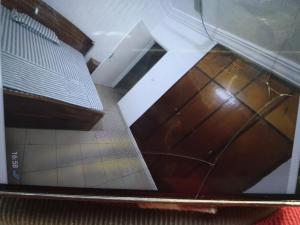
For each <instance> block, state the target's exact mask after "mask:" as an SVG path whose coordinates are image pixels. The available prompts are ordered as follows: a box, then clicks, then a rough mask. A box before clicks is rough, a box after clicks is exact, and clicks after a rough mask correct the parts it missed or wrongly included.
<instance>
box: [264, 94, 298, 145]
mask: <svg viewBox="0 0 300 225" xmlns="http://www.w3.org/2000/svg"><path fill="white" fill-rule="evenodd" d="M298 105H299V96H297V95H293V96H292V97H289V98H288V99H286V100H285V101H284V102H282V103H281V104H280V105H279V106H278V107H276V108H275V109H274V110H273V111H272V112H271V113H270V114H268V115H267V116H266V117H265V118H266V120H267V121H268V122H270V123H271V124H272V125H273V126H274V127H276V128H277V129H278V130H280V131H281V133H283V134H285V135H286V136H287V137H288V138H289V139H290V140H294V136H295V130H296V122H297V115H298Z"/></svg>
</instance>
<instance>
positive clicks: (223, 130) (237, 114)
mask: <svg viewBox="0 0 300 225" xmlns="http://www.w3.org/2000/svg"><path fill="white" fill-rule="evenodd" d="M252 115H253V113H251V112H250V110H248V109H247V108H246V107H245V106H243V105H242V104H241V103H239V101H238V100H236V99H234V98H233V99H231V100H230V101H228V102H226V103H225V104H224V105H223V106H222V108H221V109H220V110H218V111H217V112H216V113H215V114H213V115H212V116H211V117H210V118H209V119H207V120H206V121H205V122H204V123H203V124H202V125H201V126H200V127H198V128H197V129H196V130H195V131H194V132H193V133H192V134H191V135H189V136H188V137H187V138H186V139H184V140H183V141H182V142H181V143H180V144H179V145H178V146H177V147H176V148H175V149H173V150H172V152H173V153H176V154H181V155H182V154H184V155H188V156H190V157H195V158H199V159H203V160H206V161H209V162H213V161H214V158H215V156H216V155H217V154H218V152H219V151H220V149H222V148H223V147H224V146H225V145H226V143H227V142H228V140H229V139H230V138H231V137H232V136H233V135H234V134H235V133H236V132H237V131H238V130H239V129H240V128H241V127H242V126H243V125H244V124H245V123H246V122H247V121H248V120H249V119H250V117H251V116H252ZM187 146H188V149H187Z"/></svg>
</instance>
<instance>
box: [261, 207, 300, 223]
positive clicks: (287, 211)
mask: <svg viewBox="0 0 300 225" xmlns="http://www.w3.org/2000/svg"><path fill="white" fill-rule="evenodd" d="M256 225H300V207H298V208H297V207H284V208H281V209H279V210H278V211H277V212H276V213H275V214H274V215H272V216H271V217H269V218H267V219H265V220H264V221H261V222H259V223H258V224H256Z"/></svg>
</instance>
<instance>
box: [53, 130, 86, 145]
mask: <svg viewBox="0 0 300 225" xmlns="http://www.w3.org/2000/svg"><path fill="white" fill-rule="evenodd" d="M81 133H82V132H80V131H69V130H67V131H63V130H57V131H56V144H58V145H72V144H80V136H81Z"/></svg>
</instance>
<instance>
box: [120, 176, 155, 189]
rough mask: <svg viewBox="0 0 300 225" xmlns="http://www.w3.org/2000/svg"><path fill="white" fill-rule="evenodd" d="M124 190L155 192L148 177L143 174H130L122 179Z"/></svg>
mask: <svg viewBox="0 0 300 225" xmlns="http://www.w3.org/2000/svg"><path fill="white" fill-rule="evenodd" d="M122 181H123V183H124V188H126V189H129V190H155V189H154V188H153V187H152V185H151V182H150V181H149V179H148V177H147V176H146V175H145V174H144V173H143V172H138V173H135V174H131V175H129V176H127V177H124V178H122Z"/></svg>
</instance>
